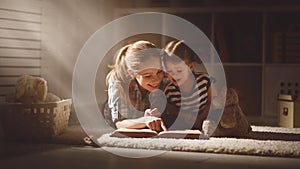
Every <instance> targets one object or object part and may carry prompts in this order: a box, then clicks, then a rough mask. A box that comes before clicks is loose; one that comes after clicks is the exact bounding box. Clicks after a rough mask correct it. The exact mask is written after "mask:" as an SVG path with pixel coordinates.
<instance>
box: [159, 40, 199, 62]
mask: <svg viewBox="0 0 300 169" xmlns="http://www.w3.org/2000/svg"><path fill="white" fill-rule="evenodd" d="M165 52H166V53H167V54H168V55H166V57H163V61H164V62H165V61H169V60H170V61H174V62H180V61H184V62H185V63H186V64H189V63H192V62H196V63H200V62H201V61H200V59H199V57H198V56H197V54H196V53H195V52H194V51H193V50H192V49H191V48H190V47H189V46H187V45H186V44H185V43H184V41H183V40H173V41H171V42H169V43H168V44H167V45H166V47H165Z"/></svg>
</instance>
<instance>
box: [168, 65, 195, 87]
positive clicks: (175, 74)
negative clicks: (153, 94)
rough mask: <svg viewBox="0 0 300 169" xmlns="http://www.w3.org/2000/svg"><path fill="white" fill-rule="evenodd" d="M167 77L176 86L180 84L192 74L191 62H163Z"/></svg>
mask: <svg viewBox="0 0 300 169" xmlns="http://www.w3.org/2000/svg"><path fill="white" fill-rule="evenodd" d="M165 66H166V71H167V73H168V74H167V75H168V79H169V80H170V81H171V82H172V83H174V84H175V85H176V86H181V85H183V84H184V83H185V82H187V81H188V80H189V77H190V76H191V75H192V71H191V68H192V64H189V65H187V64H186V63H185V62H184V61H181V62H172V61H167V62H165Z"/></svg>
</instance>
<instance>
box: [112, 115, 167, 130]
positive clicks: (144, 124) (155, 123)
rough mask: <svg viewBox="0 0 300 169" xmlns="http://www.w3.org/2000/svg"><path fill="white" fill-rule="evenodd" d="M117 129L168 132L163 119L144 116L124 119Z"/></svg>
mask: <svg viewBox="0 0 300 169" xmlns="http://www.w3.org/2000/svg"><path fill="white" fill-rule="evenodd" d="M116 127H117V128H136V129H142V128H149V129H151V130H155V131H162V130H164V131H165V130H167V129H166V127H165V125H164V123H163V121H162V120H161V118H157V117H153V116H144V117H140V118H137V119H124V120H120V121H117V122H116Z"/></svg>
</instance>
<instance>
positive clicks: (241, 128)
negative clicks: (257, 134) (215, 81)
mask: <svg viewBox="0 0 300 169" xmlns="http://www.w3.org/2000/svg"><path fill="white" fill-rule="evenodd" d="M224 93H225V92H224ZM202 129H203V131H204V133H206V134H207V135H211V136H244V135H247V134H248V133H249V132H250V131H251V130H252V128H251V126H250V124H249V122H248V120H247V118H246V116H245V114H244V112H243V111H242V109H241V107H240V105H239V98H238V94H237V92H236V91H235V90H234V89H232V88H229V89H227V94H226V103H225V107H224V111H223V114H222V116H221V119H220V121H219V124H216V123H215V122H214V121H212V120H205V121H204V122H203V125H202Z"/></svg>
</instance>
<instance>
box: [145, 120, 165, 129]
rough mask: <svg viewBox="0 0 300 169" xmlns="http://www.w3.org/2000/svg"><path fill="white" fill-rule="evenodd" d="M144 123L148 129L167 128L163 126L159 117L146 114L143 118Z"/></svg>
mask: <svg viewBox="0 0 300 169" xmlns="http://www.w3.org/2000/svg"><path fill="white" fill-rule="evenodd" d="M145 124H146V126H147V127H148V128H149V129H151V130H154V131H157V132H160V131H166V130H167V127H166V126H165V124H164V122H163V121H162V119H161V118H157V117H153V116H148V117H147V119H145Z"/></svg>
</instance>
